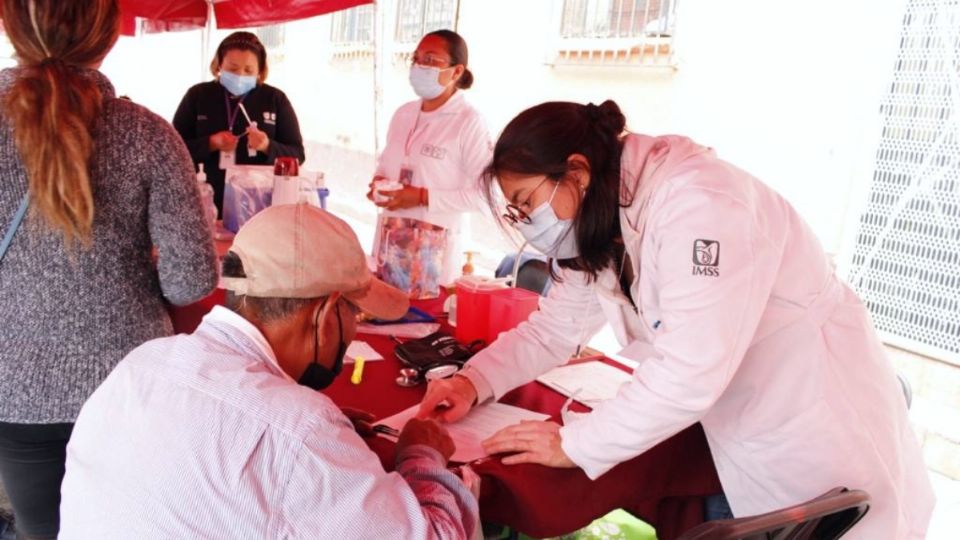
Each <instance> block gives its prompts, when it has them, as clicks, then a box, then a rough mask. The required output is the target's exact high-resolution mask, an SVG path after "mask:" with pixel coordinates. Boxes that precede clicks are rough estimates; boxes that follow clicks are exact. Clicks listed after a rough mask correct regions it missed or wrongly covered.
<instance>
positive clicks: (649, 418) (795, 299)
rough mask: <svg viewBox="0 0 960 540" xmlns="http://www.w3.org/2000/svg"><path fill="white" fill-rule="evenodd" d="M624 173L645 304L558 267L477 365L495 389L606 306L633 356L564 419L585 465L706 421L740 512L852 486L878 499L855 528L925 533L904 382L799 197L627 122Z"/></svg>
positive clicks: (565, 348)
mask: <svg viewBox="0 0 960 540" xmlns="http://www.w3.org/2000/svg"><path fill="white" fill-rule="evenodd" d="M622 178H623V181H622V185H623V189H622V191H623V193H622V200H623V201H624V202H625V203H626V204H627V207H626V208H623V209H622V210H621V213H620V220H621V224H620V225H621V229H622V232H623V239H624V242H625V245H626V250H627V252H628V253H629V255H630V260H631V262H632V264H633V270H634V275H636V276H637V277H636V279H635V280H634V281H633V284H632V287H631V293H632V296H633V298H634V299H636V301H637V302H636V303H637V306H638V308H639V309H638V310H637V311H635V310H634V308H633V307H632V306H631V304H630V303H629V301H628V300H627V298H626V297H625V296H623V294H622V293H621V292H620V290H619V286H618V285H617V276H616V275H615V274H614V272H613V271H611V270H607V271H606V272H604V273H602V274H601V275H600V276H599V278H598V279H597V281H596V282H590V281H589V280H587V279H586V277H585V276H584V275H583V274H580V273H578V272H571V271H564V272H562V279H563V282H562V283H556V284H555V285H554V286H553V288H552V289H551V290H550V294H549V296H548V297H547V298H545V299H543V301H542V303H541V309H540V311H539V312H537V313H535V314H534V315H533V316H531V318H530V320H529V321H528V322H527V323H525V324H522V325H521V326H520V327H518V328H517V329H515V330H514V331H512V332H509V333H507V334H504V335H502V336H501V337H500V339H499V340H497V342H495V343H494V344H493V345H491V346H490V347H488V348H487V349H486V350H484V351H482V352H481V353H479V354H477V355H476V356H475V357H474V358H473V359H472V360H471V361H470V363H469V365H470V371H472V372H473V373H476V374H479V375H480V376H481V377H482V379H484V380H485V382H486V383H488V384H489V387H490V390H492V392H493V394H494V395H495V396H496V397H497V398H499V397H500V396H502V395H503V394H504V393H505V392H507V391H509V390H510V389H511V388H514V387H516V386H518V385H520V384H523V383H525V382H528V381H530V380H532V379H533V378H535V377H536V376H537V375H538V374H540V373H542V372H544V371H546V370H548V369H550V368H552V367H553V366H555V365H557V364H560V363H562V362H563V360H564V359H565V358H568V357H569V356H570V354H571V353H572V352H573V350H574V348H575V347H576V345H577V344H578V342H581V341H583V340H584V339H585V337H588V336H589V335H592V334H593V333H595V332H596V331H597V330H598V329H599V328H600V326H602V324H603V323H604V322H606V321H609V322H610V324H611V325H612V327H613V330H614V332H615V333H616V335H617V337H618V339H619V340H620V342H621V344H622V345H624V346H625V348H624V349H623V351H622V352H621V354H622V355H623V356H625V357H627V358H630V359H633V360H635V361H637V362H639V365H638V367H637V368H636V370H635V371H634V377H633V379H632V380H631V382H630V383H629V384H626V385H624V386H623V387H622V388H621V390H620V392H619V395H618V396H617V398H616V399H614V400H612V401H609V402H606V403H604V404H602V405H600V406H598V407H597V408H596V409H595V410H594V412H593V413H592V414H590V415H589V416H587V417H586V418H584V419H583V420H580V421H577V422H574V423H572V424H570V425H567V426H565V427H563V428H562V429H561V432H560V433H561V437H562V446H563V449H564V451H565V452H566V453H567V455H568V456H569V457H570V458H571V459H572V460H573V461H574V462H575V463H576V464H577V465H579V466H580V467H582V468H583V470H584V471H585V472H586V473H587V475H588V476H590V477H591V478H596V477H597V476H599V475H601V474H603V473H604V472H606V471H608V470H609V469H610V468H611V467H613V466H614V465H616V464H617V463H620V462H622V461H625V460H628V459H630V458H632V457H634V456H637V455H639V454H641V453H643V452H645V451H646V450H648V449H649V448H651V447H652V446H654V445H656V444H657V443H659V442H661V441H663V440H664V439H666V438H668V437H670V436H671V435H673V434H675V433H677V432H679V431H680V430H682V429H684V428H686V427H687V426H690V425H691V424H693V423H695V422H698V421H699V422H701V423H702V424H703V428H704V431H705V432H706V436H707V440H708V442H709V445H710V450H711V453H712V455H713V458H714V462H715V463H716V467H717V472H718V474H719V476H720V480H721V482H722V484H723V488H724V491H725V492H726V495H727V497H728V499H729V501H730V506H731V508H732V510H733V512H734V514H735V515H736V516H747V515H754V514H759V513H763V512H768V511H771V510H775V509H779V508H782V507H785V506H789V505H792V504H796V503H799V502H803V501H805V500H808V499H811V498H813V497H815V496H817V495H820V494H822V493H824V492H826V491H827V490H829V489H831V488H833V487H836V486H845V487H848V488H851V489H854V488H856V489H863V490H865V491H867V492H868V493H869V494H870V496H871V499H872V503H871V509H870V511H869V513H868V514H867V515H866V517H865V518H864V520H863V521H862V522H861V523H860V524H858V525H857V526H856V527H855V528H854V529H853V530H852V531H851V533H850V537H851V538H869V539H871V540H873V539H883V538H897V539H899V538H923V537H924V533H925V530H926V527H927V523H928V521H929V518H930V514H931V511H932V507H933V501H934V498H933V493H932V490H931V487H930V484H929V480H928V477H927V472H926V470H925V467H924V464H923V460H922V457H921V453H920V449H919V445H918V444H917V440H916V437H915V435H914V433H913V431H912V429H911V427H910V425H909V423H908V420H907V410H906V406H905V400H904V397H903V394H902V392H901V389H900V387H899V384H898V381H897V380H896V377H895V375H894V372H893V369H892V366H891V365H890V363H889V362H888V360H887V359H886V358H885V356H884V352H883V349H882V346H881V344H880V342H879V341H878V339H877V337H876V335H875V334H874V331H873V328H872V326H871V323H870V318H869V316H868V313H867V312H866V310H865V309H864V306H863V304H862V303H861V302H860V300H859V299H858V298H857V296H856V295H855V294H854V293H853V292H852V291H851V290H850V289H849V288H848V287H847V286H846V285H845V284H843V283H841V282H840V281H838V279H837V278H836V277H835V276H834V273H833V268H832V265H831V264H830V262H829V261H828V260H827V257H826V255H825V254H824V252H823V249H822V248H821V246H820V244H819V243H818V241H817V239H816V238H815V236H814V234H813V232H812V231H811V230H810V229H809V228H808V226H807V225H806V224H805V223H804V222H803V220H802V219H801V218H800V217H799V216H798V215H797V213H796V212H795V211H794V210H793V208H791V207H790V205H789V204H788V203H787V202H786V201H785V200H783V199H782V198H781V197H780V196H779V195H777V194H776V193H775V192H774V191H772V190H771V189H769V188H768V187H767V186H765V185H764V184H762V183H761V182H760V181H758V180H757V179H755V178H753V177H751V176H750V175H749V174H747V173H746V172H744V171H741V170H739V169H737V168H736V167H734V166H732V165H730V164H729V163H726V162H724V161H722V160H720V159H717V158H716V157H715V156H714V154H713V152H712V151H711V150H709V149H707V148H704V147H701V146H697V145H696V144H694V143H693V142H692V141H690V140H689V139H686V138H683V137H676V136H667V137H658V138H651V137H646V136H640V135H630V136H628V137H627V141H626V145H625V148H624V154H623V158H622ZM638 191H639V192H638ZM631 194H633V196H632V197H631ZM638 489H642V488H641V487H639V486H638Z"/></svg>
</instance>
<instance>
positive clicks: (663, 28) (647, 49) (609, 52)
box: [547, 0, 677, 69]
mask: <svg viewBox="0 0 960 540" xmlns="http://www.w3.org/2000/svg"><path fill="white" fill-rule="evenodd" d="M676 4H677V0H564V2H563V9H562V11H561V12H560V13H559V27H558V31H557V38H556V44H555V46H554V48H553V49H552V50H551V51H550V52H549V53H548V57H547V63H548V64H552V65H565V64H572V65H597V64H599V65H616V66H623V67H632V66H635V67H666V68H670V69H676V66H677V64H676V61H675V55H674V50H673V36H674V33H675V27H676V18H677V17H676V7H677V6H676Z"/></svg>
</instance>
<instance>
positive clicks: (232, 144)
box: [208, 131, 237, 152]
mask: <svg viewBox="0 0 960 540" xmlns="http://www.w3.org/2000/svg"><path fill="white" fill-rule="evenodd" d="M208 146H209V148H210V150H211V151H215V150H219V151H221V152H223V151H227V152H232V151H234V150H236V149H237V137H236V136H235V135H234V134H233V133H230V132H229V131H218V132H217V133H214V134H213V135H211V136H210V142H209V144H208Z"/></svg>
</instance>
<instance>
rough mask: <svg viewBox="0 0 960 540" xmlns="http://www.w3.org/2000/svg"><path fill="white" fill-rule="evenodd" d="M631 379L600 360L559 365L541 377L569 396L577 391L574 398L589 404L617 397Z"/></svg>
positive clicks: (550, 385) (628, 375)
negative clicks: (621, 388) (621, 387)
mask: <svg viewBox="0 0 960 540" xmlns="http://www.w3.org/2000/svg"><path fill="white" fill-rule="evenodd" d="M630 379H631V375H630V374H629V373H627V372H625V371H621V370H619V369H617V368H615V367H613V366H610V365H607V364H604V363H603V362H598V361H591V362H584V363H582V364H571V365H569V366H560V367H556V368H553V369H551V370H550V371H548V372H546V373H544V374H543V375H541V376H539V377H537V381H539V382H541V383H543V384H545V385H547V386H549V387H550V388H553V389H554V390H556V391H557V392H560V393H561V394H563V395H565V396H567V397H569V396H572V395H573V394H574V393H576V394H577V396H576V397H575V398H574V399H575V400H576V401H579V402H580V403H583V404H584V405H587V406H594V405H597V404H598V403H600V402H602V401H607V400H610V399H613V398H615V397H617V392H618V391H619V390H620V386H622V385H623V384H624V383H626V382H628V381H629V380H630Z"/></svg>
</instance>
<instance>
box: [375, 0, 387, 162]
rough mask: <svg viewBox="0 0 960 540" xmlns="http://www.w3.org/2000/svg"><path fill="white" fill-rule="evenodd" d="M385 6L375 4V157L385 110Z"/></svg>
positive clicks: (378, 3)
mask: <svg viewBox="0 0 960 540" xmlns="http://www.w3.org/2000/svg"><path fill="white" fill-rule="evenodd" d="M384 11H385V6H384V5H383V3H381V2H380V0H374V2H373V155H374V158H376V157H377V156H379V155H380V114H381V112H382V111H381V110H382V109H383V87H382V82H383V70H384V64H385V63H386V62H385V61H386V51H385V47H386V43H385V40H384V39H383V34H384V20H385V19H384Z"/></svg>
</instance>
